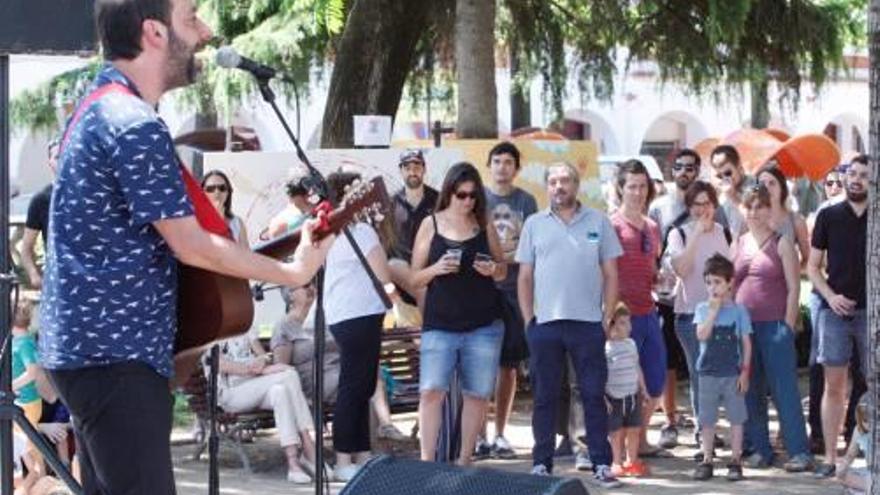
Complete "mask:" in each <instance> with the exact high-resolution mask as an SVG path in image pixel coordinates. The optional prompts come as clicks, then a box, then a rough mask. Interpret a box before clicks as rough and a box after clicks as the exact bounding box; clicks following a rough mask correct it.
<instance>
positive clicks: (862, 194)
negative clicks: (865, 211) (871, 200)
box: [846, 188, 868, 203]
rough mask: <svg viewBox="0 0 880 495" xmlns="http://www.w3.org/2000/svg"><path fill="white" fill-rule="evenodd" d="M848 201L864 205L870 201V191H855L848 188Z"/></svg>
mask: <svg viewBox="0 0 880 495" xmlns="http://www.w3.org/2000/svg"><path fill="white" fill-rule="evenodd" d="M846 199H847V201H849V202H851V203H864V202H865V201H867V200H868V191H853V190H851V189H850V188H846Z"/></svg>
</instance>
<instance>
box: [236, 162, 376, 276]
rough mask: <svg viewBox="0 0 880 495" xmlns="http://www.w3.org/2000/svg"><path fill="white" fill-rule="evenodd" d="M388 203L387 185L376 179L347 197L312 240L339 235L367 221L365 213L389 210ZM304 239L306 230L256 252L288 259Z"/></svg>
mask: <svg viewBox="0 0 880 495" xmlns="http://www.w3.org/2000/svg"><path fill="white" fill-rule="evenodd" d="M387 204H388V193H387V192H386V190H385V183H384V182H383V181H382V179H381V178H380V177H376V178H374V179H373V180H371V181H369V182H368V183H366V184H364V185H363V186H359V190H358V192H353V193H351V194H350V195H348V196H346V198H345V199H344V200H343V204H342V205H340V206H339V207H338V208H336V209H335V210H333V211H332V212H330V214H329V215H328V216H327V223H328V227H327V228H326V229H321V230H318V231H315V232H313V233H312V238H313V239H315V240H316V241H317V240H321V239H322V238H324V237H326V236H327V235H329V234H335V233H338V232H339V231H341V230H342V229H343V228H345V226H346V225H348V224H349V223H351V222H352V221H356V219H358V218H364V217H365V215H364V214H363V212H364V211H369V210H372V211H374V212H377V213H378V212H379V211H380V210H385V209H387ZM367 216H368V215H367ZM301 238H302V227H300V228H299V229H297V230H294V231H293V232H289V233H287V234H284V235H283V236H281V237H277V238H275V239H272V240H270V241H267V242H264V243H262V244H259V245H257V246H255V247H254V248H253V249H254V251H256V252H258V253H260V254H262V255H265V256H269V257H272V258H275V259H282V258H287V257H288V256H291V255H293V253H294V252H295V251H296V248H297V246H299V242H300V239H301Z"/></svg>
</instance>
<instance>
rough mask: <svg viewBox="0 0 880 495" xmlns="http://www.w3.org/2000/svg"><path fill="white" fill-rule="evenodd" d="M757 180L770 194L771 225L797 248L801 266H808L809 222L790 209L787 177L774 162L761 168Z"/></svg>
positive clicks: (756, 175)
mask: <svg viewBox="0 0 880 495" xmlns="http://www.w3.org/2000/svg"><path fill="white" fill-rule="evenodd" d="M755 180H756V181H757V182H758V183H759V184H761V185H763V186H764V187H765V188H767V191H769V192H770V203H771V207H770V211H771V215H770V225H771V226H773V230H774V231H776V232H778V233H779V235H781V236H783V237H787V238H788V240H789V241H791V243H792V244H794V245H795V246H796V247H797V251H798V254H800V266H801V267H804V266H806V264H807V258H809V257H810V239H809V233H808V232H807V222H806V220H804V217H802V216H801V215H800V214H798V213H795V212H793V211H791V210H790V209H789V208H788V206H787V205H788V201H789V199H788V197H789V191H788V181H787V180H786V178H785V175H784V174H783V173H782V171H781V170H779V167H777V166H776V165H775V164H773V163H772V162H771V163H770V164H768V165H765V166H763V167H761V169H760V170H758V173H757V174H755Z"/></svg>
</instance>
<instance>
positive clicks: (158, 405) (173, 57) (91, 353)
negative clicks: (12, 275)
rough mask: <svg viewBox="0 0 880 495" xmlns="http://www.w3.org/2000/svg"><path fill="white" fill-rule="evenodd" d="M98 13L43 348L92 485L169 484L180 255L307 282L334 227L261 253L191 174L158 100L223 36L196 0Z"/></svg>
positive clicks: (105, 7)
mask: <svg viewBox="0 0 880 495" xmlns="http://www.w3.org/2000/svg"><path fill="white" fill-rule="evenodd" d="M95 19H96V23H95V25H96V27H97V32H98V36H99V38H100V40H101V45H102V49H103V50H102V51H103V54H104V57H105V59H106V60H107V62H106V64H105V65H104V66H103V68H102V69H101V70H100V71H99V73H98V75H97V76H96V78H95V81H94V83H93V84H92V87H91V88H90V90H89V93H88V96H87V97H86V98H85V99H84V100H83V101H82V102H80V104H79V108H78V110H77V112H76V113H75V116H74V117H73V119H72V120H71V121H70V123H69V124H68V130H67V132H65V137H64V139H62V142H61V151H60V153H59V163H58V179H57V181H56V183H55V188H54V190H53V192H52V200H51V208H50V222H49V248H48V251H47V262H46V271H45V278H44V286H43V304H42V308H41V309H42V326H41V338H40V351H41V352H40V354H41V356H42V361H43V366H44V368H46V369H47V370H48V372H49V376H50V378H51V380H52V382H53V383H54V385H55V387H56V389H57V390H58V392H59V395H60V396H61V399H62V400H63V402H64V404H65V405H66V406H67V407H68V409H69V410H70V412H71V416H72V419H73V424H74V432H75V434H76V437H77V446H78V451H77V455H78V456H79V460H80V463H81V466H82V469H81V475H82V484H83V488H84V492H85V493H87V494H108V493H113V494H116V493H130V494H133V493H139V494H147V493H149V494H156V495H167V494H173V493H175V486H174V472H173V469H172V464H171V448H170V434H171V422H172V408H173V403H174V400H173V399H174V398H173V395H172V394H171V387H170V386H169V379H170V377H171V375H172V372H173V371H172V357H173V347H174V339H175V334H176V332H177V304H178V301H177V296H178V277H177V268H178V260H179V261H180V262H182V263H186V264H188V265H191V266H195V267H199V268H202V269H206V270H212V271H216V272H220V273H224V274H226V275H230V276H234V277H238V278H243V279H257V280H265V281H268V282H272V283H276V284H281V285H303V284H305V283H306V282H308V281H309V280H310V279H311V278H312V276H313V275H314V274H315V273H316V272H317V270H318V268H319V267H320V265H321V263H322V262H323V260H324V258H325V256H326V252H327V250H328V249H329V247H330V244H331V243H332V236H329V237H328V238H327V239H326V240H325V241H323V242H322V243H321V244H319V245H317V246H316V245H315V244H313V242H312V231H313V230H314V229H315V227H316V225H317V222H316V221H309V222H307V223H306V225H305V226H304V228H303V239H302V243H301V244H300V246H299V248H298V249H297V252H296V253H295V254H294V260H293V262H291V263H281V262H278V261H275V260H272V259H270V258H267V257H264V256H261V255H258V254H256V253H253V252H252V251H250V250H249V249H247V248H245V247H242V246H240V245H239V244H237V243H235V242H234V241H233V240H232V239H231V238H229V236H228V231H227V229H226V226H225V222H224V221H223V219H222V218H220V217H219V214H217V212H216V210H213V207H212V206H211V205H210V203H208V201H207V198H205V197H204V196H201V195H200V194H203V193H201V192H200V190H199V188H198V184H197V183H195V181H194V180H192V179H191V178H189V179H188V178H187V177H188V176H187V175H186V173H185V172H184V170H183V169H182V167H181V165H180V163H179V161H178V159H177V157H176V155H175V153H174V144H173V141H172V138H171V135H170V133H169V131H168V128H167V126H166V125H165V123H164V122H163V121H162V119H160V118H159V116H158V114H157V112H156V107H157V105H158V103H159V99H160V98H161V97H162V95H163V94H164V93H166V92H167V91H169V90H171V89H174V88H178V87H182V86H187V85H189V84H191V83H193V82H194V80H195V77H196V75H197V74H198V71H199V68H200V67H199V64H198V62H196V60H195V56H194V55H195V53H196V52H197V51H199V50H200V49H201V47H203V46H204V45H205V43H207V41H208V40H209V39H211V37H212V36H213V33H212V32H211V30H210V28H208V26H207V25H205V23H204V22H202V20H201V19H200V18H199V17H198V15H197V14H196V7H195V3H194V1H193V0H97V1H96V2H95ZM187 181H189V182H187ZM189 191H193V192H192V196H190V193H189ZM196 193H198V194H196ZM212 213H213V215H214V216H211V214H212ZM196 215H198V217H199V219H198V220H197V219H196ZM201 222H205V223H204V224H202V223H201ZM201 225H205V226H206V228H210V229H211V231H210V232H209V231H208V230H203V229H202V227H201ZM219 309H220V308H218V310H219ZM182 330H185V329H182Z"/></svg>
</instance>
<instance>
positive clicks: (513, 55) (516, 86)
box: [510, 39, 532, 131]
mask: <svg viewBox="0 0 880 495" xmlns="http://www.w3.org/2000/svg"><path fill="white" fill-rule="evenodd" d="M519 51H520V46H519V43H517V40H515V39H514V40H511V41H510V130H511V131H515V130H517V129H521V128H523V127H529V126H530V125H532V112H531V107H530V102H529V85H528V83H526V82H523V83H522V84H520V82H521V81H520V79H521V77H520V53H519Z"/></svg>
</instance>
